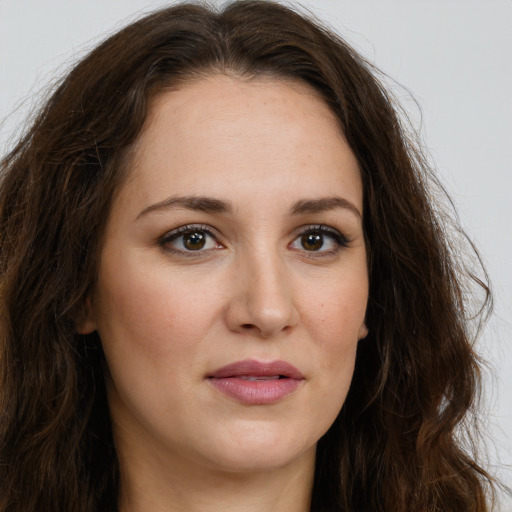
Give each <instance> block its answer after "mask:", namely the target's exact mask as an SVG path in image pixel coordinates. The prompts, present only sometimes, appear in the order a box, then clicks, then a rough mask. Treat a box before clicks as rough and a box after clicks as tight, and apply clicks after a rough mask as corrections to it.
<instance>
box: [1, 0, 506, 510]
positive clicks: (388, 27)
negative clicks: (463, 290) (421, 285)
mask: <svg viewBox="0 0 512 512" xmlns="http://www.w3.org/2000/svg"><path fill="white" fill-rule="evenodd" d="M169 3H170V2H162V1H156V0H155V1H150V0H87V1H78V0H75V1H73V0H0V119H1V120H3V121H4V123H3V126H2V130H1V132H0V154H3V153H4V152H5V150H6V148H7V147H8V144H9V140H10V141H11V142H12V140H14V139H13V137H14V135H13V134H15V133H16V132H17V131H19V130H20V127H21V128H22V127H23V120H24V119H25V117H26V116H27V115H28V114H29V113H30V112H31V111H32V110H33V109H34V107H35V105H36V104H37V98H39V97H40V92H41V90H43V89H44V87H45V86H47V85H48V84H49V83H50V82H51V81H52V80H54V78H55V77H56V76H58V75H62V74H63V73H64V72H65V70H66V69H68V66H69V65H70V64H72V63H73V62H74V61H75V60H76V59H77V57H79V56H81V55H84V54H85V53H86V52H87V50H88V49H90V48H92V47H93V46H94V45H95V44H96V43H97V42H99V41H100V40H102V39H103V38H104V37H105V36H106V35H107V34H110V33H112V32H113V31H115V30H116V29H118V28H120V27H122V26H123V25H125V24H126V23H127V22H129V21H131V20H133V19H135V18H136V17H138V16H139V15H140V14H142V13H144V12H148V11H150V10H153V9H155V8H158V7H160V6H163V5H168V4H169ZM289 3H291V4H294V3H297V2H289ZM300 3H301V5H302V6H303V7H305V8H309V9H310V10H311V11H312V12H314V13H315V14H316V15H317V16H318V17H319V18H320V19H322V20H324V21H325V22H327V23H328V24H329V25H330V26H331V27H334V28H335V29H336V31H338V32H339V33H341V35H342V36H343V37H344V38H345V39H346V40H348V41H349V42H350V43H352V44H353V45H354V46H355V47H356V49H358V50H359V51H360V52H361V53H363V54H364V55H365V56H366V57H367V58H368V59H369V60H370V61H371V62H373V63H375V64H376V65H377V66H378V67H379V68H380V69H381V70H383V71H384V72H385V73H386V74H387V75H389V76H390V77H392V78H393V79H394V80H395V82H391V84H392V86H393V90H394V92H395V94H396V95H397V96H398V97H399V98H401V100H402V101H403V102H404V106H405V108H406V110H407V111H408V112H409V115H410V116H411V118H412V119H413V122H414V123H415V125H416V128H418V129H420V130H421V133H422V135H423V140H424V141H425V144H426V147H427V148H428V150H429V152H430V154H431V156H432V158H433V160H434V161H435V164H436V167H437V169H438V173H439V175H440V178H441V181H442V182H443V183H444V184H445V186H446V187H447V188H448V190H449V191H450V193H451V196H452V198H453V200H454V202H455V204H456V205H457V208H458V211H459V214H460V217H461V220H462V223H463V225H464V226H465V228H466V230H467V231H468V232H469V233H470V234H471V236H472V237H473V238H474V240H475V241H476V244H477V246H478V248H479V249H480V251H481V252H482V254H483V258H484V261H485V263H486V265H487V267H488V271H489V274H490V276H491V281H492V283H493V289H494V294H495V310H494V314H493V317H492V318H491V320H490V322H489V324H488V326H487V328H486V330H485V332H484V335H483V336H482V338H481V340H480V342H479V345H478V349H479V351H480V352H481V353H482V355H483V357H484V358H485V359H486V360H487V361H489V363H490V365H491V367H492V372H488V373H487V374H486V376H485V384H486V407H487V417H488V419H489V421H488V430H489V433H490V434H491V436H492V438H493V439H494V442H493V443H492V444H491V445H489V447H488V453H489V457H490V459H491V461H492V463H493V464H494V465H496V469H497V471H498V472H499V474H500V475H501V477H502V478H503V479H504V480H505V482H506V483H507V484H508V485H511V484H512V469H511V467H512V398H511V394H512V327H511V324H512V320H511V313H512V257H511V254H512V227H511V225H512V177H511V176H512V163H511V161H512V160H511V150H512V129H511V124H512V99H511V93H512V58H511V54H512V0H478V1H476V0H304V1H302V2H300ZM400 85H401V86H403V87H400ZM411 94H412V95H411ZM415 101H416V102H415ZM500 510H502V511H503V512H506V511H510V510H512V503H511V502H510V501H507V502H506V503H505V502H504V503H503V505H502V507H501V509H500Z"/></svg>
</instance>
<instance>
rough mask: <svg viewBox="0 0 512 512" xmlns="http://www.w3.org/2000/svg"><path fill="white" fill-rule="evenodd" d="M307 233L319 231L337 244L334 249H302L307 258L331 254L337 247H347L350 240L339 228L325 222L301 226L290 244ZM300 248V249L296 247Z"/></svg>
mask: <svg viewBox="0 0 512 512" xmlns="http://www.w3.org/2000/svg"><path fill="white" fill-rule="evenodd" d="M308 233H321V234H322V235H326V236H328V237H331V239H333V240H334V242H335V243H336V244H337V245H338V247H337V248H336V250H335V251H332V250H323V251H322V250H319V251H308V250H306V249H302V251H301V252H304V253H307V255H308V257H309V258H315V257H322V256H329V255H333V254H335V253H337V252H338V250H339V249H341V248H343V247H348V246H349V244H350V242H351V240H350V239H349V238H348V237H347V236H346V235H345V234H343V233H342V232H341V231H340V230H338V229H336V228H333V227H331V226H327V225H325V224H308V225H304V226H301V227H300V228H298V230H297V231H296V233H295V235H296V236H295V238H294V239H293V240H292V242H291V243H292V244H293V243H295V242H296V241H297V239H298V238H299V237H301V236H304V235H306V234H308ZM297 250H300V249H297Z"/></svg>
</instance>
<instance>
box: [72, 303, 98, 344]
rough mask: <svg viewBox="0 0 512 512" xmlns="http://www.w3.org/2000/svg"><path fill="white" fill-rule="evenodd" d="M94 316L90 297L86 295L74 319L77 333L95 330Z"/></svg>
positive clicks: (87, 332)
mask: <svg viewBox="0 0 512 512" xmlns="http://www.w3.org/2000/svg"><path fill="white" fill-rule="evenodd" d="M96 328H97V327H96V318H95V314H94V308H93V307H92V300H91V297H90V296H89V297H87V299H86V300H85V303H84V305H83V306H82V308H81V310H80V312H79V313H78V315H77V319H76V331H77V333H78V334H83V335H85V334H91V333H92V332H94V331H95V330H96Z"/></svg>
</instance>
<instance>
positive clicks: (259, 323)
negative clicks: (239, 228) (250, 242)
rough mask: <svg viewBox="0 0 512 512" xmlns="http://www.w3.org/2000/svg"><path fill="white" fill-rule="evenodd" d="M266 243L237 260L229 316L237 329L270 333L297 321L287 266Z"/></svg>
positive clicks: (253, 248) (264, 335) (291, 325)
mask: <svg viewBox="0 0 512 512" xmlns="http://www.w3.org/2000/svg"><path fill="white" fill-rule="evenodd" d="M269 245H271V244H269V243H266V244H264V245H263V244H262V245H260V246H259V247H252V248H251V249H250V250H248V251H247V252H246V253H245V254H243V255H240V258H239V260H238V262H237V267H238V268H237V272H236V274H237V278H236V279H237V286H236V289H237V294H236V296H235V297H233V303H232V304H231V309H232V311H231V312H232V313H233V317H232V319H236V320H235V321H234V323H233V327H234V328H235V329H237V330H240V329H242V330H244V331H247V330H251V331H257V332H258V334H259V335H260V336H263V337H270V336H272V335H274V334H276V333H279V332H281V331H283V330H286V329H287V328H290V327H293V326H294V325H296V323H297V322H298V312H297V310H296V308H295V304H294V296H293V295H294V294H293V286H292V280H291V275H290V269H288V268H287V265H286V263H285V261H284V260H283V257H282V256H281V255H280V254H279V251H278V250H277V249H276V248H275V247H269Z"/></svg>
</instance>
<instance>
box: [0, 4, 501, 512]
mask: <svg viewBox="0 0 512 512" xmlns="http://www.w3.org/2000/svg"><path fill="white" fill-rule="evenodd" d="M113 57H115V58H113ZM2 174H3V176H2V182H1V189H0V205H1V206H0V219H1V220H0V223H1V224H0V226H1V227H0V236H1V239H0V246H1V253H0V258H1V259H0V262H1V263H0V264H1V269H2V281H1V301H2V309H1V311H2V321H1V329H2V331H1V332H2V334H1V336H2V342H3V343H2V354H1V361H2V365H1V372H2V374H1V375H2V382H1V389H2V395H1V396H2V405H1V408H2V414H3V417H4V420H3V422H2V433H1V440H2V441H1V443H2V444H1V458H2V463H1V468H2V470H1V471H2V478H1V482H2V483H1V484H0V485H1V492H0V510H5V511H7V510H9V511H32V510H33V511H35V510H38V511H40V510H73V511H75V510H76V511H92V510H101V511H112V510H119V511H120V512H128V511H135V510H191V511H194V510H197V511H203V512H204V511H208V510H259V511H265V510H276V511H280V510H294V511H306V510H311V511H322V512H327V511H342V510H343V511H370V510H371V511H378V510H381V511H391V510H392V511H411V510H418V511H420V510H425V511H427V510H446V511H448V510H449V511H458V510H460V511H463V510H464V511H468V510H473V511H479V512H480V511H485V510H489V508H488V507H489V505H488V501H490V500H489V498H490V495H489V487H490V486H491V485H492V479H491V478H490V477H489V476H488V475H487V473H486V472H485V470H484V469H483V468H482V467H480V466H479V465H478V463H477V461H476V460H475V458H474V456H473V454H472V453H471V452H470V451H467V450H466V449H465V448H464V447H465V444H464V443H463V442H462V441H460V435H459V434H460V429H461V426H462V427H464V425H466V417H467V416H468V413H470V412H471V409H472V406H473V404H474V398H475V393H476V391H477V389H478V366H477V360H476V357H475V354H474V353H473V351H472V348H471V342H472V339H471V332H472V331H471V326H470V325H469V321H468V317H469V316H470V313H471V312H469V311H466V305H465V302H464V297H465V293H466V285H467V284H468V281H467V280H464V277H463V275H462V273H461V272H459V266H458V265H457V262H456V261H455V260H454V259H453V257H452V254H453V253H452V247H450V245H449V242H448V239H447V237H446V233H445V231H444V229H443V225H444V224H445V218H444V217H443V216H441V215H440V214H438V213H437V210H436V208H435V207H434V206H433V205H432V204H431V203H430V200H429V197H430V195H431V189H430V187H431V184H432V183H435V182H434V181H433V178H432V176H430V173H429V170H428V167H427V166H426V164H425V163H424V160H423V158H422V156H421V154H420V153H419V152H417V151H416V150H415V149H414V146H413V145H412V144H411V143H410V142H409V141H408V139H407V137H406V136H405V134H404V132H403V130H402V128H401V125H400V121H399V118H398V117H397V115H396V113H395V111H394V109H393V106H392V104H391V101H390V99H389V98H388V96H387V95H386V93H385V91H384V90H383V88H382V87H381V86H380V84H379V83H378V82H377V81H376V79H375V78H374V76H373V75H372V72H371V69H370V68H369V66H368V65H367V63H365V62H364V61H363V60H362V59H361V57H359V56H358V55H357V54H356V53H355V52H354V51H353V50H352V49H351V48H350V47H348V46H347V45H346V44H345V43H344V42H343V41H342V40H341V39H340V38H338V37H337V36H335V35H334V34H332V33H330V32H329V31H327V30H326V29H324V28H322V27H319V26H318V25H316V24H315V23H313V22H312V21H311V20H308V19H305V18H304V17H302V16H300V15H298V14H296V13H294V12H293V11H291V10H289V9H287V8H285V7H282V6H279V5H277V4H274V3H272V2H267V1H265V2H260V1H249V2H235V3H233V4H230V5H228V6H227V7H226V8H225V9H224V10H223V11H221V12H218V13H217V12H214V11H212V10H209V9H207V8H205V7H199V6H192V5H181V6H176V7H171V8H168V9H164V10H162V11H160V12H157V13H155V14H153V15H150V16H148V17H146V18H143V19H141V20H140V21H138V22H136V23H134V24H132V25H130V26H129V27H127V28H125V29H123V30H121V31H120V32H119V33H117V34H115V35H114V36H112V37H111V38H109V39H108V40H107V41H106V42H104V43H103V44H101V45H100V46H99V47H98V48H97V49H95V50H94V51H93V52H92V53H91V54H90V55H89V56H87V57H86V58H85V59H84V60H83V61H82V62H80V63H79V64H78V65H77V66H76V67H75V68H74V69H73V70H72V72H71V73H70V74H69V76H67V77H66V78H65V80H64V81H63V82H62V84H61V86H60V87H59V88H58V89H57V90H56V92H55V93H54V95H53V96H52V97H51V98H50V99H49V100H48V102H47V104H46V106H45V107H44V108H43V110H42V111H41V113H40V115H39V117H38V118H37V119H36V121H35V122H34V125H33V126H32V127H31V128H30V130H29V131H28V132H27V134H26V136H25V137H24V138H23V139H22V140H21V141H20V143H19V144H18V145H17V146H16V147H15V149H14V150H13V151H12V152H11V153H10V154H9V155H8V156H7V157H6V158H5V160H4V162H3V170H2ZM478 284H480V285H481V286H482V287H483V289H484V290H485V291H486V292H487V288H486V287H485V285H484V284H482V283H478ZM487 300H488V299H487ZM487 300H486V302H485V304H484V305H483V306H482V308H481V310H480V313H481V314H483V313H484V312H485V308H486V305H487ZM456 432H457V434H458V435H457V436H456V435H455V434H456ZM470 439H471V438H470V437H469V433H468V437H467V438H465V440H466V441H468V440H470Z"/></svg>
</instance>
